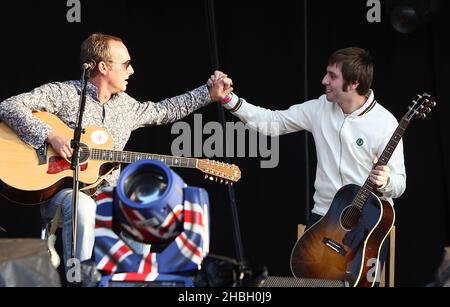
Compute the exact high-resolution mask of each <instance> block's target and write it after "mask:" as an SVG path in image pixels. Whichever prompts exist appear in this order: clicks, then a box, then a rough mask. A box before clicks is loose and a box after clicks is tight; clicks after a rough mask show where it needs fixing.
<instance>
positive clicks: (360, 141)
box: [356, 138, 364, 147]
mask: <svg viewBox="0 0 450 307" xmlns="http://www.w3.org/2000/svg"><path fill="white" fill-rule="evenodd" d="M356 145H358V146H359V147H362V146H363V145H364V140H363V139H361V138H359V139H357V140H356Z"/></svg>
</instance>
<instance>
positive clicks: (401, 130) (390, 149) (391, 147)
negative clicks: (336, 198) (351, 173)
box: [352, 116, 410, 209]
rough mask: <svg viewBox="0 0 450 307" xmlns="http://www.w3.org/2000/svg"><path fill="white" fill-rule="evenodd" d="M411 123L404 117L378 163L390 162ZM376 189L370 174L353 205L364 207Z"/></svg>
mask: <svg viewBox="0 0 450 307" xmlns="http://www.w3.org/2000/svg"><path fill="white" fill-rule="evenodd" d="M409 123H410V121H409V119H408V118H407V117H406V116H405V117H403V119H402V120H401V121H400V124H399V125H398V127H397V129H396V130H395V132H394V134H393V135H392V137H391V139H390V140H389V143H388V144H387V145H386V148H385V149H384V151H383V153H382V154H381V156H380V157H379V159H378V162H377V164H376V165H382V166H384V165H387V164H388V162H389V160H390V159H391V157H392V154H393V153H394V151H395V149H396V148H397V146H398V143H400V140H401V139H402V137H403V135H404V134H405V132H406V129H407V128H408V126H409ZM375 189H376V187H375V184H374V183H373V182H372V181H371V180H370V176H369V177H368V178H367V180H366V182H365V183H364V185H363V186H362V188H361V189H360V191H359V193H358V195H357V196H356V197H355V199H354V200H353V203H352V205H353V206H355V207H357V208H359V209H362V208H363V206H364V204H365V203H366V201H367V199H368V198H369V196H370V195H371V193H372V192H374V191H375Z"/></svg>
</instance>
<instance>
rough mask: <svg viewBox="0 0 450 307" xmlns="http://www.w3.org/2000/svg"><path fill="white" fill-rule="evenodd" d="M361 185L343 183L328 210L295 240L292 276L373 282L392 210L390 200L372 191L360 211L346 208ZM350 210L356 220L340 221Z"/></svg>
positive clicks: (391, 221)
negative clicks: (350, 223) (349, 221)
mask: <svg viewBox="0 0 450 307" xmlns="http://www.w3.org/2000/svg"><path fill="white" fill-rule="evenodd" d="M360 189H361V187H360V186H357V185H346V186H344V187H342V188H341V189H340V190H339V191H338V192H337V193H336V195H335V197H334V199H333V202H332V203H331V207H330V209H329V211H328V212H327V214H326V215H325V216H324V217H323V218H322V219H321V220H320V221H319V222H317V223H316V224H315V225H313V226H312V227H311V228H310V229H308V230H307V231H306V232H305V233H304V235H303V236H302V237H301V238H300V239H299V240H298V242H297V243H296V244H295V246H294V248H293V250H292V254H291V270H292V273H293V274H294V276H295V277H298V278H318V279H331V280H347V281H348V282H349V283H350V284H351V285H353V286H355V287H367V286H373V285H374V284H375V282H376V277H377V276H379V273H380V271H379V270H380V269H381V268H380V264H379V256H380V250H381V246H382V244H383V242H384V240H385V239H386V237H387V235H388V234H389V231H390V230H391V228H392V226H393V224H394V219H395V213H394V208H393V207H392V205H391V204H390V203H389V202H386V201H382V200H380V199H379V198H378V197H377V196H376V195H375V194H373V193H371V195H370V196H369V198H368V200H367V202H366V203H365V204H364V207H363V208H362V210H361V211H358V213H355V212H354V211H348V210H349V206H350V205H351V203H352V201H353V199H354V198H355V196H356V195H357V194H358V191H359V190H360ZM353 209H354V208H353ZM350 210H352V209H350ZM349 214H350V215H352V216H353V217H355V219H354V220H355V221H356V223H354V224H352V226H351V227H349V224H348V223H346V222H345V221H343V217H345V216H347V217H348V215H349ZM358 214H359V215H358Z"/></svg>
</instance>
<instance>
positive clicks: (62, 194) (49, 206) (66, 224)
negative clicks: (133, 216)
mask: <svg viewBox="0 0 450 307" xmlns="http://www.w3.org/2000/svg"><path fill="white" fill-rule="evenodd" d="M72 195H73V193H72V189H63V190H61V191H59V192H58V193H56V194H55V196H53V197H52V198H51V199H50V200H49V201H48V202H47V203H45V204H43V205H41V216H42V218H43V219H44V221H46V222H48V221H50V220H51V219H53V217H54V216H55V213H56V209H57V208H58V207H61V221H60V224H61V225H62V243H63V253H64V263H65V267H66V269H67V268H68V267H67V260H69V259H70V258H72ZM96 208H97V204H96V202H95V200H94V199H93V198H92V197H90V196H87V195H86V194H84V193H83V192H80V193H79V199H78V210H77V212H78V214H77V215H78V216H77V254H76V258H77V259H79V260H80V261H81V262H83V261H85V260H89V259H91V258H92V251H93V249H94V242H95V214H96ZM121 237H122V238H123V240H124V241H125V242H126V243H127V244H128V245H129V246H130V247H131V248H132V249H133V250H134V251H135V252H136V253H138V254H141V255H145V254H148V253H149V252H150V245H148V244H143V243H139V242H136V241H134V240H132V239H131V238H128V237H127V236H125V235H122V236H121Z"/></svg>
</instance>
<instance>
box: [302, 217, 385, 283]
mask: <svg viewBox="0 0 450 307" xmlns="http://www.w3.org/2000/svg"><path fill="white" fill-rule="evenodd" d="M321 218H322V216H321V215H318V214H315V213H311V216H310V218H309V221H308V222H307V223H306V228H305V231H306V230H308V229H309V228H310V227H311V226H313V225H314V224H315V223H317V222H318V221H319V220H320V219H321ZM389 242H390V237H389V236H388V237H387V238H386V240H384V242H383V245H382V247H381V250H380V257H379V261H380V270H382V269H383V266H384V265H385V264H386V259H387V256H388V252H389ZM388 272H389V270H386V274H388ZM386 282H387V276H386ZM379 285H380V283H379V281H377V282H375V287H378V286H379Z"/></svg>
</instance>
